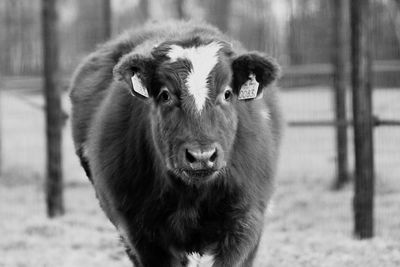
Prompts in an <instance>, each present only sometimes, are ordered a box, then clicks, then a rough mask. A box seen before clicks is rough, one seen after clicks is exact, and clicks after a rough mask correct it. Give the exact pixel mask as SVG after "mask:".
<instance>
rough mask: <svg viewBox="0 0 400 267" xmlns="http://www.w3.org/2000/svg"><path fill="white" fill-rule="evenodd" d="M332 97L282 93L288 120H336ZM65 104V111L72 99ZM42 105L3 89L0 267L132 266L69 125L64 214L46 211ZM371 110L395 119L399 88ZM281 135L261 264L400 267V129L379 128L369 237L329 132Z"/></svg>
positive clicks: (378, 97) (319, 92)
mask: <svg viewBox="0 0 400 267" xmlns="http://www.w3.org/2000/svg"><path fill="white" fill-rule="evenodd" d="M22 96H23V97H22ZM332 102H333V101H332V98H331V92H330V91H329V90H328V89H327V88H309V89H297V90H292V91H286V92H283V93H282V104H283V107H284V108H283V109H284V112H285V114H286V119H287V120H288V121H292V120H298V119H330V118H332V117H333V112H332V107H331V103H332ZM64 104H65V107H66V109H68V101H67V99H66V98H65V103H64ZM42 105H43V101H42V98H41V96H40V95H37V94H27V93H26V92H22V91H18V92H17V91H13V92H11V91H3V92H2V95H1V104H0V107H1V117H2V118H1V124H2V126H1V127H2V164H3V166H2V168H3V174H2V176H1V177H0V267H3V266H7V267H9V266H10V267H17V266H18V267H23V266H27V267H28V266H29V267H32V266H33V267H35V266H48V267H53V266H60V267H62V266H65V267H76V266H85V267H91V266H93V267H94V266H96V267H103V266H104V267H108V266H121V267H124V266H131V265H130V264H129V261H128V260H127V258H126V256H125V254H124V252H123V250H122V247H121V245H120V243H119V240H118V237H117V235H116V232H115V231H114V229H113V227H112V225H111V224H110V223H109V222H108V221H107V219H106V218H105V216H104V215H103V214H102V212H101V210H100V208H99V206H98V203H97V200H96V199H95V196H94V193H93V190H92V188H91V186H90V184H89V182H88V181H87V179H86V178H85V177H84V173H83V172H82V170H81V168H80V167H79V164H78V160H77V158H76V157H75V155H74V153H73V146H72V141H71V138H70V129H69V125H67V127H66V129H65V135H64V136H65V137H64V148H65V152H64V170H65V184H66V188H65V204H66V211H67V212H66V215H65V216H64V217H62V218H59V219H55V220H49V219H47V218H46V216H45V206H44V195H43V170H44V166H45V157H44V149H45V148H44V124H43V123H44V122H43V118H44V116H43V110H42V109H41V106H42ZM374 110H375V113H376V114H377V115H379V116H381V117H384V118H387V119H399V118H400V90H398V89H397V90H393V89H392V90H389V89H388V90H385V89H380V90H377V91H375V93H374ZM283 140H284V141H283V145H282V152H281V159H280V167H279V172H278V175H277V178H276V192H275V195H274V198H273V206H272V208H271V210H270V211H269V212H268V214H267V215H266V220H265V229H264V234H263V237H262V243H261V246H260V249H259V252H258V256H257V261H256V264H255V266H261V267H263V266H265V267H280V266H283V267H292V266H307V267H314V266H315V267H319V266H326V267H330V266H332V267H333V266H360V267H361V266H362V267H364V266H393V267H395V266H400V145H399V144H400V127H386V128H383V127H382V128H377V129H376V130H375V152H376V154H375V160H376V201H375V232H376V235H375V237H374V238H373V239H370V240H366V241H359V240H355V239H354V238H353V236H352V229H353V222H352V219H353V218H352V209H351V203H352V187H351V186H350V185H349V186H347V187H346V188H344V189H343V190H342V191H339V192H333V191H331V190H330V186H331V183H332V181H333V178H334V176H335V152H334V131H333V129H332V128H329V127H328V128H327V127H320V128H293V127H290V128H289V127H288V128H287V129H286V133H285V136H284V139H283ZM349 140H352V136H351V131H349ZM351 151H352V150H351V148H350V152H351ZM350 155H352V153H350ZM352 162H353V159H351V164H350V165H351V166H352V165H353V163H352Z"/></svg>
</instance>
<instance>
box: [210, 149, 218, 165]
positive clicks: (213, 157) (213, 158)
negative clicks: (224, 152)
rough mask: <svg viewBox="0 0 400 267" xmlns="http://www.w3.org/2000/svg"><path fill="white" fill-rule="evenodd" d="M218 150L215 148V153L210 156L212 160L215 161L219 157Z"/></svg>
mask: <svg viewBox="0 0 400 267" xmlns="http://www.w3.org/2000/svg"><path fill="white" fill-rule="evenodd" d="M217 156H218V155H217V150H216V149H215V150H214V153H213V154H212V155H211V157H210V162H214V161H215V160H216V159H217Z"/></svg>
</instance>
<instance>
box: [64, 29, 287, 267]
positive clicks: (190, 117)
mask: <svg viewBox="0 0 400 267" xmlns="http://www.w3.org/2000/svg"><path fill="white" fill-rule="evenodd" d="M277 73H278V67H277V65H276V64H275V63H274V61H273V60H272V59H271V58H269V57H267V56H265V55H263V54H260V53H257V52H246V51H245V50H244V49H243V48H242V47H241V46H240V44H238V43H236V42H234V41H232V40H230V39H229V38H228V37H227V36H225V35H223V34H221V33H220V32H219V31H218V30H216V29H215V28H213V27H210V26H207V25H199V24H194V23H184V22H179V23H178V22H175V23H170V24H164V25H149V26H147V27H145V28H144V29H142V30H140V31H136V32H133V33H127V34H125V35H122V36H120V37H119V38H117V39H116V40H115V41H111V42H109V43H107V44H105V45H103V46H102V47H100V48H99V49H98V50H97V51H96V52H94V53H93V54H91V55H90V56H89V57H88V58H87V59H85V60H84V61H83V63H82V64H81V66H80V67H79V68H78V70H77V71H76V73H75V75H74V78H73V81H72V85H71V93H70V97H71V101H72V131H73V138H74V142H75V147H76V152H77V154H78V156H79V158H80V160H81V163H82V166H83V168H84V169H85V171H86V173H87V175H88V177H89V179H90V181H91V182H92V184H93V186H94V189H95V191H96V195H97V198H98V199H99V202H100V205H101V207H102V209H103V210H104V212H105V214H106V215H107V216H108V218H109V219H110V221H111V222H112V223H113V224H114V225H115V227H116V228H117V230H118V231H119V233H120V236H121V239H122V240H123V243H124V244H125V245H126V248H127V253H128V255H129V257H130V259H131V260H132V262H133V263H134V264H135V266H196V264H197V263H198V262H200V260H201V259H203V258H205V257H202V256H208V257H207V258H208V259H209V260H210V261H211V263H212V264H213V266H251V265H252V262H253V259H254V256H255V253H256V250H257V246H258V243H259V241H260V237H261V233H262V228H263V217H264V211H265V209H266V206H267V203H268V200H269V198H270V195H271V191H272V187H273V184H272V179H273V176H274V172H275V166H276V161H277V150H278V143H279V136H280V128H281V127H280V126H281V120H280V114H279V107H278V104H277V99H276V88H275V87H274V81H275V80H276V78H277V75H278V74H277ZM196 258H197V259H196ZM193 259H195V260H197V263H196V262H195V261H193ZM193 264H194V265H193Z"/></svg>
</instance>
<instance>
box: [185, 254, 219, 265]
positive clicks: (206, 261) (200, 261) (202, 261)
mask: <svg viewBox="0 0 400 267" xmlns="http://www.w3.org/2000/svg"><path fill="white" fill-rule="evenodd" d="M188 261H189V262H188V265H187V267H211V266H212V265H213V263H214V257H213V256H212V255H210V254H204V255H203V256H200V254H199V253H192V254H188Z"/></svg>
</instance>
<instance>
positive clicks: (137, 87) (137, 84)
mask: <svg viewBox="0 0 400 267" xmlns="http://www.w3.org/2000/svg"><path fill="white" fill-rule="evenodd" d="M131 81H132V87H133V90H134V91H135V92H136V93H138V94H139V95H141V96H144V97H149V92H148V91H147V89H146V87H144V85H143V83H142V81H141V80H140V78H139V77H138V75H133V76H132V77H131Z"/></svg>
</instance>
